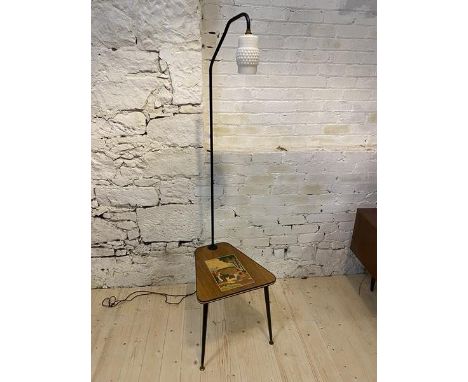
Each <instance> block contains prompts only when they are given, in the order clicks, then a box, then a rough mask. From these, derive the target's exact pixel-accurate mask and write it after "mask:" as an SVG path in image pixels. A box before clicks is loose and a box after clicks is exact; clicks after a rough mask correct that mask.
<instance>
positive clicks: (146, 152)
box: [91, 0, 376, 287]
mask: <svg viewBox="0 0 468 382" xmlns="http://www.w3.org/2000/svg"><path fill="white" fill-rule="evenodd" d="M178 4H179V5H180V6H174V4H172V3H171V2H152V1H149V0H148V1H143V2H140V3H139V5H138V7H137V6H135V5H134V4H133V3H131V2H121V1H117V0H114V1H104V0H95V1H93V2H92V25H93V33H92V64H93V67H92V192H91V198H92V201H91V205H92V214H91V215H92V247H93V248H92V282H93V286H94V287H106V286H109V287H111V286H143V285H150V284H164V283H170V282H193V281H194V259H193V255H194V250H195V248H196V247H198V246H201V245H204V244H207V243H208V242H209V233H210V221H209V216H210V215H209V153H208V152H207V144H206V143H207V141H206V122H207V119H206V113H204V112H206V111H207V109H206V108H204V107H203V105H206V104H207V103H203V102H202V99H203V97H202V91H203V96H204V97H205V99H206V85H207V78H206V75H207V73H206V63H207V61H206V59H207V57H209V56H210V55H211V53H212V49H213V48H210V46H212V47H213V46H215V43H216V38H217V36H216V34H210V33H209V32H215V33H218V32H222V30H223V29H224V25H225V23H226V21H227V19H228V18H229V17H232V16H233V15H235V14H237V13H239V12H242V11H246V12H248V13H249V14H250V15H251V17H252V29H253V32H254V33H257V34H259V37H260V48H261V65H260V66H259V71H258V74H257V75H256V76H241V75H238V74H237V68H236V65H235V63H234V61H233V60H234V53H235V46H236V44H237V35H238V34H239V33H243V32H244V28H245V25H244V24H243V21H242V20H239V21H238V22H237V23H235V24H233V26H232V33H229V35H228V36H227V38H226V41H225V46H223V49H222V50H221V52H220V56H219V57H220V61H219V62H217V63H216V65H215V77H214V83H215V89H214V90H215V93H214V96H215V150H216V151H215V174H216V175H215V207H216V214H215V216H216V229H215V234H216V240H217V241H228V242H230V243H231V244H233V245H235V246H238V247H239V248H240V249H242V250H244V251H245V252H246V253H247V254H248V255H250V256H252V258H254V259H255V260H256V261H258V262H260V263H261V264H263V265H264V266H266V267H267V268H268V269H270V270H271V271H273V272H274V273H275V274H276V275H277V276H278V277H301V276H308V275H329V274H332V273H334V274H341V273H347V272H351V273H352V272H358V271H360V270H361V267H360V265H359V263H358V262H357V260H356V259H355V258H354V256H353V255H352V254H351V253H350V251H349V245H350V239H351V233H352V227H353V224H354V217H355V212H356V208H358V207H373V206H375V205H376V147H375V144H376V109H375V100H376V87H375V86H376V81H375V76H376V67H375V46H376V44H375V21H376V17H375V2H369V1H355V2H350V1H344V0H343V1H341V0H331V1H328V0H319V1H305V0H281V1H280V0H247V1H244V0H236V1H235V4H234V1H232V0H231V1H228V0H220V1H218V0H207V1H204V2H203V3H202V4H199V3H198V1H196V0H180V1H179V2H178ZM202 14H203V19H202V18H201V15H202ZM202 44H203V46H204V47H203V48H202ZM202 58H203V61H202ZM203 70H205V73H204V75H205V77H203V78H202V73H203ZM202 85H203V86H202ZM202 88H203V89H202ZM203 120H204V122H205V128H204V126H203ZM204 130H205V131H204ZM203 133H205V136H204V134H203ZM278 146H281V147H282V148H284V149H286V150H287V151H281V150H278V149H277V148H278Z"/></svg>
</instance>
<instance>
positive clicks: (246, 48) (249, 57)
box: [236, 34, 259, 74]
mask: <svg viewBox="0 0 468 382" xmlns="http://www.w3.org/2000/svg"><path fill="white" fill-rule="evenodd" d="M236 61H237V69H238V73H240V74H255V73H257V65H258V61H259V50H258V36H254V35H253V34H245V35H243V36H239V45H238V47H237V52H236Z"/></svg>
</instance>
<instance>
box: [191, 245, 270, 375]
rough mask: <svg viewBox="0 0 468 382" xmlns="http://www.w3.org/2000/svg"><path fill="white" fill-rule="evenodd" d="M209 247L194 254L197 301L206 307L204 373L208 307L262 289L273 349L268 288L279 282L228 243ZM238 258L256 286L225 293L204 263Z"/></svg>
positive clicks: (202, 368)
mask: <svg viewBox="0 0 468 382" xmlns="http://www.w3.org/2000/svg"><path fill="white" fill-rule="evenodd" d="M208 247H209V246H204V247H200V248H197V249H196V250H195V273H196V283H197V299H198V302H199V303H200V304H203V327H202V348H201V363H200V370H204V369H205V364H204V362H205V339H206V323H207V318H208V304H209V303H210V302H213V301H217V300H221V299H223V298H227V297H231V296H234V295H237V294H241V293H245V292H249V291H251V290H254V289H259V288H263V290H264V294H265V305H266V313H267V320H268V332H269V335H270V342H269V343H270V345H273V336H272V331H271V314H270V295H269V291H268V286H269V285H271V284H273V283H274V282H275V281H276V277H275V276H274V275H273V274H272V273H271V272H269V271H267V270H266V269H265V268H263V267H262V266H261V265H260V264H258V263H257V262H255V261H253V260H252V259H251V258H250V257H248V256H246V255H245V254H243V253H242V252H241V251H239V250H238V249H237V248H235V247H233V246H232V245H231V244H229V243H217V244H216V247H217V248H216V249H213V250H212V249H209V248H208ZM231 254H233V255H235V256H236V257H237V259H238V260H239V261H240V262H241V263H242V265H243V266H244V268H245V270H246V271H247V272H248V273H249V274H250V276H251V277H252V278H253V280H254V283H253V284H249V285H244V286H242V287H239V288H235V289H231V290H229V291H225V292H222V291H221V290H220V289H219V287H218V285H217V284H216V282H215V280H214V278H213V276H212V275H211V273H210V271H209V269H208V267H207V265H206V263H205V260H209V259H214V258H216V257H219V256H223V255H231Z"/></svg>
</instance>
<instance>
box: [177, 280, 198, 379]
mask: <svg viewBox="0 0 468 382" xmlns="http://www.w3.org/2000/svg"><path fill="white" fill-rule="evenodd" d="M194 290H195V284H188V285H187V287H186V290H185V293H191V292H193V291H194ZM201 316H202V309H201V305H200V304H199V303H198V301H197V299H196V298H195V297H188V298H186V299H185V317H186V319H185V320H184V328H183V335H182V356H181V363H182V365H183V367H181V370H180V381H181V382H199V381H200V372H199V371H198V367H199V366H200V364H199V362H200V360H199V358H200V331H201Z"/></svg>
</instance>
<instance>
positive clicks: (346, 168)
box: [93, 148, 376, 287]
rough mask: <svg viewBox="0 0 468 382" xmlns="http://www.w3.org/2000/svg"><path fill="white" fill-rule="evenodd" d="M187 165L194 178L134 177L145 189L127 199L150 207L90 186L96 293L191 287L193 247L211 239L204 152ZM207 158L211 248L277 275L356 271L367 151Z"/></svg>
mask: <svg viewBox="0 0 468 382" xmlns="http://www.w3.org/2000/svg"><path fill="white" fill-rule="evenodd" d="M192 159H193V160H194V161H196V162H197V167H198V170H197V171H196V173H195V174H191V175H181V174H180V173H179V172H177V173H174V174H173V175H172V176H169V175H160V176H153V177H150V178H147V177H137V178H136V179H134V180H133V184H134V185H135V184H141V183H140V182H141V181H143V180H144V181H145V182H150V181H151V182H152V186H151V187H148V186H146V184H149V183H145V186H134V185H133V186H130V189H131V192H132V197H136V196H135V195H138V190H140V189H144V190H147V189H154V190H156V191H157V193H158V195H159V200H158V202H157V205H154V206H147V207H144V206H139V205H138V201H133V202H132V201H125V200H122V199H118V198H119V197H122V195H120V196H117V197H116V198H114V199H111V200H110V199H104V198H103V197H102V194H103V190H101V188H102V187H96V191H97V200H98V201H99V202H100V207H102V206H103V205H104V204H108V205H109V206H107V208H106V207H105V208H104V210H106V211H107V212H105V213H103V214H101V215H99V216H97V217H95V219H98V221H99V222H100V224H103V223H105V224H106V225H108V226H106V227H102V226H99V227H98V228H99V230H98V234H100V235H101V236H102V232H105V233H107V234H108V235H110V236H105V235H104V237H97V238H96V240H94V242H93V246H94V248H93V255H94V257H93V285H94V286H95V287H102V286H109V287H111V286H143V285H150V284H164V283H174V282H193V280H194V263H193V255H194V251H195V248H196V247H198V246H201V245H205V244H208V243H209V241H210V181H209V180H210V178H209V153H208V152H207V151H206V150H204V149H202V148H198V149H196V150H195V152H194V153H193V156H192ZM179 160H180V161H182V162H181V163H179V164H177V163H175V162H174V161H175V159H174V158H173V159H172V162H171V163H169V164H168V166H169V167H170V166H175V167H176V168H181V167H183V164H184V161H186V160H187V158H186V156H185V154H181V157H180V158H179ZM214 160H215V239H216V241H217V242H219V241H227V242H230V243H231V244H233V245H235V246H237V247H239V248H240V249H241V250H243V251H244V252H245V253H246V254H248V255H249V256H251V257H252V258H253V259H254V260H256V261H258V262H259V263H260V264H262V265H264V266H266V267H267V268H268V269H270V270H271V271H272V272H273V273H275V274H276V275H277V276H278V277H285V276H288V277H302V276H311V275H330V274H343V273H356V272H361V271H362V268H361V266H360V265H359V262H358V261H357V260H356V259H355V257H354V256H353V255H352V253H351V251H350V250H349V245H350V241H351V236H352V229H353V225H354V217H355V211H356V208H358V207H374V206H375V205H376V154H375V153H372V152H329V151H317V152H275V153H256V154H248V153H235V152H222V153H215V158H214ZM152 165H154V163H152ZM187 166H188V164H187ZM188 167H189V166H188ZM125 188H128V186H127V187H123V188H119V190H122V189H125ZM109 189H113V188H112V187H110V188H109V187H106V189H105V190H104V194H106V192H107V194H106V195H109ZM129 197H130V196H129ZM119 200H120V201H119ZM141 204H143V203H141V202H140V205H141ZM133 227H136V230H137V233H135V237H131V236H130V235H129V234H130V232H133V231H131V230H129V229H130V228H133ZM116 232H119V234H120V232H123V234H121V236H118V237H114V236H115V235H116ZM112 234H113V235H114V236H112ZM98 236H99V235H98Z"/></svg>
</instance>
